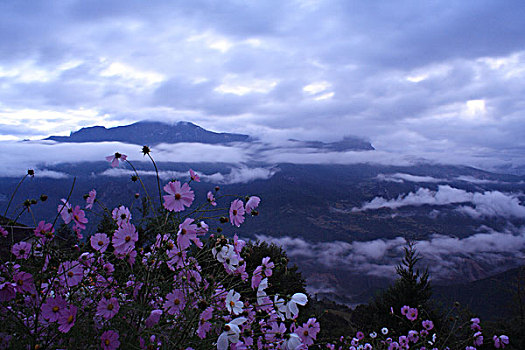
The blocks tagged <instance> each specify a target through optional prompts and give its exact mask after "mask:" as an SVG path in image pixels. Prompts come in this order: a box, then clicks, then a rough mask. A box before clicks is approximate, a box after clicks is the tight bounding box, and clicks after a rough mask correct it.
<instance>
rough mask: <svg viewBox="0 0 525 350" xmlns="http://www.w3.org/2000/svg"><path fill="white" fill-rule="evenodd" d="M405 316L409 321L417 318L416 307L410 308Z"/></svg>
mask: <svg viewBox="0 0 525 350" xmlns="http://www.w3.org/2000/svg"><path fill="white" fill-rule="evenodd" d="M406 317H407V318H408V320H410V321H415V320H416V319H417V309H416V308H412V307H411V308H410V309H409V310H408V312H407V314H406Z"/></svg>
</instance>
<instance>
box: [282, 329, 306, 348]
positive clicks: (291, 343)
mask: <svg viewBox="0 0 525 350" xmlns="http://www.w3.org/2000/svg"><path fill="white" fill-rule="evenodd" d="M283 345H284V346H285V349H286V350H297V349H299V348H300V347H301V346H302V345H303V343H302V342H301V338H299V336H298V335H297V334H295V333H290V334H289V338H288V339H286V340H285V341H284V343H283Z"/></svg>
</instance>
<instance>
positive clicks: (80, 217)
mask: <svg viewBox="0 0 525 350" xmlns="http://www.w3.org/2000/svg"><path fill="white" fill-rule="evenodd" d="M71 217H72V219H73V221H74V222H75V226H77V227H79V228H81V229H82V230H85V229H86V225H84V224H86V223H87V222H88V219H87V218H86V213H84V211H83V210H82V209H80V206H79V205H77V206H75V208H74V209H73V211H72V212H71Z"/></svg>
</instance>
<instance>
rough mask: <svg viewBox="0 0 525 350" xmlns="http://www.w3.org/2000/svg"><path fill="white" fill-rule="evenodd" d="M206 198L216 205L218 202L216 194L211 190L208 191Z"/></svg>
mask: <svg viewBox="0 0 525 350" xmlns="http://www.w3.org/2000/svg"><path fill="white" fill-rule="evenodd" d="M206 199H207V200H208V202H210V204H211V205H213V206H214V207H215V206H216V205H217V203H216V202H215V196H214V195H213V193H211V191H208V194H207V195H206Z"/></svg>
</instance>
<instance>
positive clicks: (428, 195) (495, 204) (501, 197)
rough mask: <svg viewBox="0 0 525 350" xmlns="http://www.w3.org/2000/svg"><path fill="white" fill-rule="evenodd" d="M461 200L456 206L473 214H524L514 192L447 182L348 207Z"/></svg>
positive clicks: (385, 206)
mask: <svg viewBox="0 0 525 350" xmlns="http://www.w3.org/2000/svg"><path fill="white" fill-rule="evenodd" d="M460 203H465V204H467V203H468V204H469V205H463V206H459V207H458V208H457V209H456V210H458V211H460V212H462V213H465V214H467V215H470V216H472V217H474V218H478V217H482V216H486V217H491V216H500V217H504V218H511V217H517V218H525V206H523V205H521V201H520V199H519V195H518V194H513V193H509V194H506V193H502V192H500V191H485V192H483V193H481V192H467V191H465V190H462V189H458V188H454V187H451V186H449V185H440V186H438V189H437V191H432V190H430V189H428V188H424V187H421V188H419V189H418V190H417V191H416V192H409V193H408V194H406V195H399V196H398V197H397V198H394V199H385V198H383V197H375V198H374V199H372V200H371V201H370V202H367V203H364V204H363V205H362V206H361V207H354V208H352V211H353V212H357V211H365V210H375V209H380V208H390V209H397V208H401V207H405V206H422V205H433V206H443V205H449V204H460Z"/></svg>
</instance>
